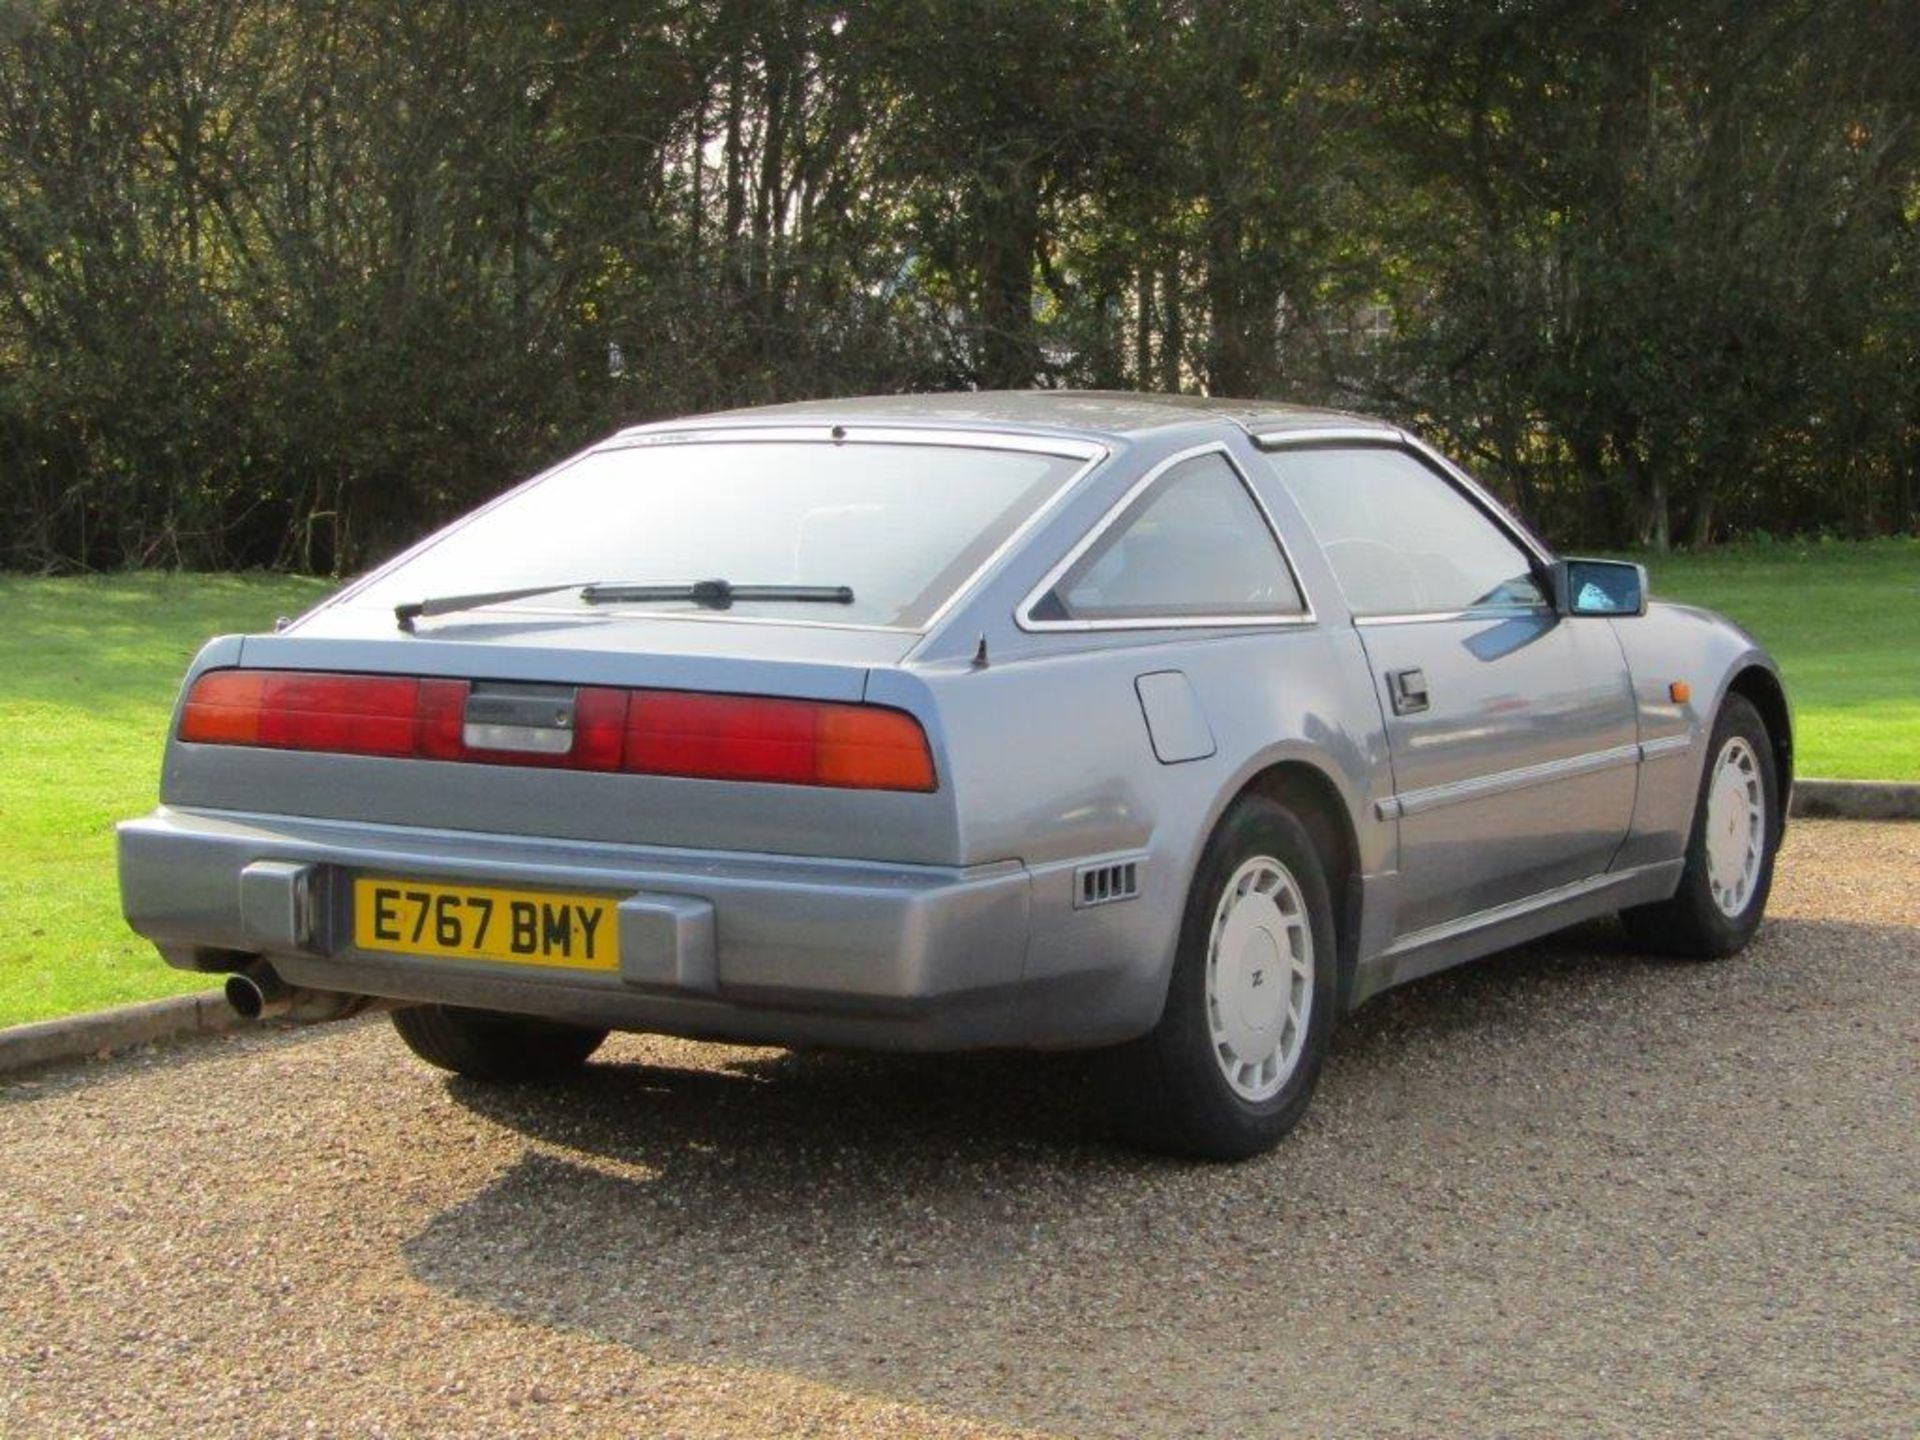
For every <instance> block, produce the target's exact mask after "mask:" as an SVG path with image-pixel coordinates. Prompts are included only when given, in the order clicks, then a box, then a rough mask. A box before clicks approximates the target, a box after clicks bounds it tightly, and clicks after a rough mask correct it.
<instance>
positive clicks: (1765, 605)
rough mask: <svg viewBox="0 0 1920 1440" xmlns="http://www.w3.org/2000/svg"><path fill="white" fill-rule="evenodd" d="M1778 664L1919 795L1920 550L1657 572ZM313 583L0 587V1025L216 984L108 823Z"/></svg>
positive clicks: (1806, 725) (1825, 758)
mask: <svg viewBox="0 0 1920 1440" xmlns="http://www.w3.org/2000/svg"><path fill="white" fill-rule="evenodd" d="M1652 570H1653V586H1654V593H1655V594H1656V595H1658V596H1662V597H1668V598H1673V599H1679V600H1689V601H1695V602H1698V603H1700V604H1704V605H1711V606H1713V607H1714V608H1716V609H1720V610H1724V611H1726V612H1727V613H1728V614H1730V615H1732V616H1734V617H1735V618H1736V619H1738V620H1740V621H1741V622H1742V623H1743V624H1745V625H1746V626H1747V627H1748V628H1749V629H1751V630H1752V631H1753V632H1754V633H1755V634H1757V635H1758V636H1759V637H1760V638H1761V640H1762V641H1764V642H1765V643H1766V644H1767V645H1769V646H1771V647H1772V648H1773V650H1774V651H1775V653H1777V654H1778V655H1779V656H1780V659H1781V663H1782V664H1783V665H1784V667H1785V669H1786V673H1787V681H1788V685H1789V687H1790V689H1791V690H1792V693H1793V698H1794V702H1795V705H1796V707H1797V710H1798V715H1799V723H1800V737H1799V742H1800V770H1801V773H1802V774H1804V775H1831V776H1848V777H1856V778H1867V779H1906V780H1920V541H1912V540H1906V541H1880V542H1876V543H1874V544H1870V545H1841V544H1812V543H1809V544H1784V543H1783V544H1773V545H1753V546H1742V547H1738V548H1731V549H1727V550H1722V551H1717V552H1714V553H1713V554H1709V555H1704V556H1675V557H1670V558H1668V559H1665V560H1655V561H1654V562H1653V564H1652ZM326 588H327V587H326V585H325V584H324V582H321V581H314V580H291V579H285V578H277V577H261V576H232V575H214V576H205V575H201V576H194V575H138V576H114V577H110V578H101V579H87V580H35V579H23V578H19V577H0V1025H7V1024H15V1023H18V1022H21V1021H26V1020H36V1019H40V1018H42V1017H45V1016H49V1015H61V1014H67V1013H71V1012H73V1011H76V1010H88V1009H95V1008H98V1007H101V1006H105V1005H114V1004H119V1003H122V1002H124V1001H129V1000H144V999H151V998H152V997H154V996H158V995H166V994H173V993H178V992H181V991H185V990H189V989H192V988H195V987H196V986H201V985H205V984H206V983H207V982H206V981H205V980H203V979H201V978H199V977H196V976H192V975H186V974H182V973H180V972H178V971H175V970H169V969H168V968H167V967H166V966H165V965H163V964H162V963H161V962H160V960H159V957H158V956H156V955H155V954H154V952H153V949H152V947H150V946H149V945H148V944H147V943H146V942H145V941H143V940H139V939H137V938H135V936H134V935H133V934H132V933H131V932H129V931H128V930H127V928H126V926H125V925H124V924H123V923H122V922H121V919H120V908H119V900H118V896H117V894H116V892H115V888H114V870H113V822H114V821H116V820H118V819H121V818H122V817H124V816H128V815H137V814H140V813H141V812H143V811H145V810H147V809H148V808H150V807H151V806H152V805H153V803H154V797H155V793H156V791H157V788H158V783H159V767H160V751H161V744H162V741H163V738H164V736H165V733H166V727H167V721H168V717H169V715H170V713H171V710H172V705H173V697H174V689H175V687H176V686H177V685H178V683H179V679H180V674H181V672H182V670H183V669H185V667H186V663H187V661H188V659H189V658H190V657H191V656H192V655H193V652H194V651H195V650H197V649H198V648H199V646H200V643H201V642H202V641H203V640H204V639H206V638H207V637H208V636H210V635H216V634H220V633H223V632H229V631H238V630H260V629H265V628H267V627H268V626H270V625H271V624H272V623H273V619H274V617H275V616H276V615H285V614H290V613H293V612H295V611H298V610H302V609H304V608H305V607H306V606H307V605H309V604H311V603H312V602H313V601H314V600H316V599H317V598H319V597H320V596H321V595H322V594H324V593H325V592H326Z"/></svg>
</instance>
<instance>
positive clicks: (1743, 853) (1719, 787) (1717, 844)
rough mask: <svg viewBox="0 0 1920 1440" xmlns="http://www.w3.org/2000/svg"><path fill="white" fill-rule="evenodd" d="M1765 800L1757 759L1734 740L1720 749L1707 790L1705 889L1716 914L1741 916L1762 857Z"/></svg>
mask: <svg viewBox="0 0 1920 1440" xmlns="http://www.w3.org/2000/svg"><path fill="white" fill-rule="evenodd" d="M1766 833H1767V797H1766V791H1765V789H1764V788H1763V787H1762V785H1761V783H1760V760H1759V757H1758V756H1756V755H1755V754H1754V753H1753V747H1752V746H1751V745H1749V744H1748V743H1747V742H1746V741H1745V740H1743V739H1741V738H1740V737H1739V736H1737V735H1736V736H1735V737H1734V738H1733V739H1731V740H1729V741H1727V743H1726V744H1725V745H1724V746H1722V747H1721V750H1720V755H1719V758H1718V759H1716V760H1715V761H1714V764H1713V781H1712V783H1711V784H1710V785H1709V787H1708V789H1707V888H1708V889H1709V890H1710V891H1711V892H1712V894H1713V903H1714V904H1715V905H1717V906H1719V907H1720V913H1721V914H1723V915H1726V916H1728V917H1729V918H1731V917H1733V916H1737V915H1740V914H1743V913H1744V912H1745V911H1746V908H1747V905H1748V903H1749V902H1750V901H1751V900H1752V899H1753V892H1754V887H1755V886H1756V885H1757V884H1758V883H1759V879H1760V862H1761V860H1762V859H1763V858H1764V857H1765V854H1766Z"/></svg>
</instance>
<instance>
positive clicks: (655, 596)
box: [393, 580, 853, 630]
mask: <svg viewBox="0 0 1920 1440" xmlns="http://www.w3.org/2000/svg"><path fill="white" fill-rule="evenodd" d="M562 590H578V591H579V592H580V599H581V600H582V601H583V602H584V603H585V604H588V605H619V604H624V603H627V602H631V601H641V600H691V601H692V602H693V603H694V604H696V605H704V606H707V607H708V608H710V609H714V610H725V609H728V608H729V607H731V606H732V605H733V604H734V602H736V601H739V600H775V601H779V600H802V601H814V602H817V603H820V604H825V605H851V604H852V603H853V589H852V587H851V586H847V585H735V584H733V583H731V582H730V581H726V580H694V581H690V582H687V583H676V584H671V585H626V584H619V583H615V582H611V581H605V580H590V581H586V582H584V583H583V582H581V581H578V580H573V581H568V582H566V583H564V584H558V585H527V586H523V587H522V588H520V589H518V590H476V591H474V592H473V593H472V594H469V595H442V596H439V597H437V598H435V599H432V600H410V601H408V602H406V603H405V604H402V605H396V606H394V607H393V618H394V619H395V620H397V621H398V622H399V624H400V628H401V629H402V630H412V629H413V622H414V621H416V620H419V619H423V618H425V617H427V616H432V615H451V614H454V613H455V612H456V611H460V610H478V609H479V608H481V607H482V606H484V605H504V604H506V603H507V602H508V601H510V600H530V599H532V598H533V597H534V596H536V595H557V594H559V593H560V592H561V591H562Z"/></svg>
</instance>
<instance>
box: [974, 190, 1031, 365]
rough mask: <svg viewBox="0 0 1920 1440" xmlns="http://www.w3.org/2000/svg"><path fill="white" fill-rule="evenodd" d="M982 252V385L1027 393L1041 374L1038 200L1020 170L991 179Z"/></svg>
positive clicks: (984, 217) (982, 237) (980, 272)
mask: <svg viewBox="0 0 1920 1440" xmlns="http://www.w3.org/2000/svg"><path fill="white" fill-rule="evenodd" d="M987 183H988V184H989V185H990V186H991V187H992V190H991V192H990V194H989V200H988V204H987V205H986V207H985V214H984V216H983V220H984V225H983V232H984V233H983V234H982V236H981V251H980V269H979V274H980V316H981V321H982V324H983V327H984V333H983V334H982V336H981V346H980V366H979V370H980V383H981V384H983V385H986V386H988V387H989V388H992V389H996V390H1024V389H1026V388H1027V387H1028V386H1030V385H1032V384H1033V383H1034V382H1035V381H1036V380H1037V379H1038V378H1039V374H1040V350H1039V346H1038V345H1037V344H1035V341H1034V333H1033V264H1034V257H1035V255H1036V254H1038V253H1039V248H1040V198H1039V196H1038V195H1037V194H1036V193H1035V191H1034V188H1033V184H1032V181H1031V179H1030V178H1029V177H1028V176H1027V174H1026V173H1025V172H1024V169H1023V167H1021V166H1020V165H1018V164H1017V163H1016V164H1013V165H1006V166H1002V167H1000V168H999V173H998V174H996V175H993V176H990V177H989V178H988V180H987Z"/></svg>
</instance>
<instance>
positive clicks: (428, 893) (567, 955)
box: [353, 875, 620, 970]
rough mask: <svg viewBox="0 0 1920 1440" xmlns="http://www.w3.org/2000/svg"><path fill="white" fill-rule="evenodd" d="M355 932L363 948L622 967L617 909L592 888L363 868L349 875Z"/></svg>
mask: <svg viewBox="0 0 1920 1440" xmlns="http://www.w3.org/2000/svg"><path fill="white" fill-rule="evenodd" d="M353 939H354V943H355V944H356V945H358V946H359V947H360V948H361V949H362V950H387V951H392V952H395V953H397V954H401V955H431V956H435V957H437V958H440V959H446V960H500V961H506V962H508V963H510V964H515V965H557V966H561V967H563V968H566V969H572V970H618V969H619V968H620V922H619V916H618V914H617V912H616V910H615V905H614V902H613V901H611V900H606V899H602V898H601V897H600V896H598V895H569V894H561V893H555V892H551V891H545V890H492V889H480V888H478V887H475V886H471V885H426V884H422V883H421V882H419V881H417V880H384V879H379V878H376V877H373V876H364V875H363V876H359V877H357V878H356V879H355V880H354V882H353Z"/></svg>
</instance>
